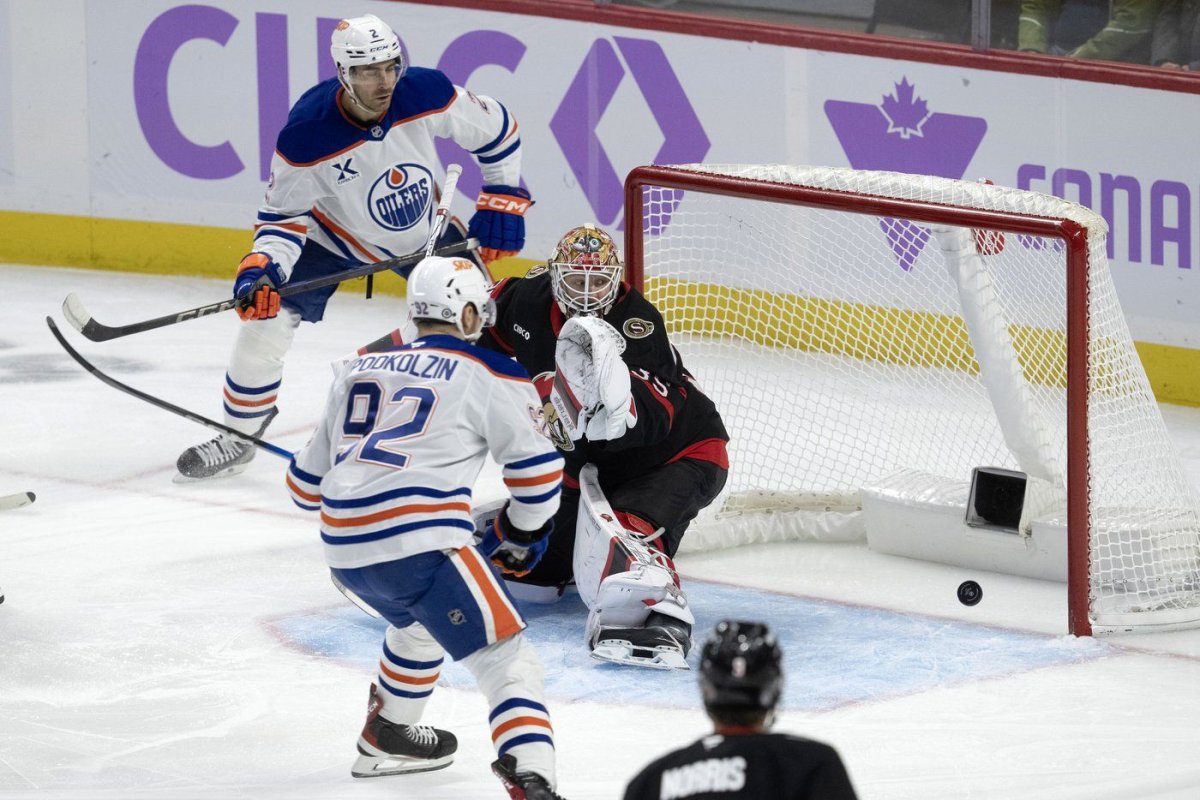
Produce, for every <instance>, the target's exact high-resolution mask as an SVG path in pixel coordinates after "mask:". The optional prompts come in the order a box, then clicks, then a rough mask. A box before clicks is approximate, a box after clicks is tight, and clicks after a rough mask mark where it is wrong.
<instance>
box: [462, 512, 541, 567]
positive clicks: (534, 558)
mask: <svg viewBox="0 0 1200 800" xmlns="http://www.w3.org/2000/svg"><path fill="white" fill-rule="evenodd" d="M553 532H554V520H553V519H548V520H546V524H545V525H543V526H542V527H540V528H538V529H537V530H534V531H526V530H521V529H520V528H518V527H516V526H515V525H513V524H512V521H511V520H510V519H509V518H508V505H507V504H506V505H505V506H504V508H502V509H500V513H499V514H497V515H496V518H495V519H493V520H492V521H491V522H489V523H488V524H487V528H486V529H485V530H484V532H483V537H482V538H481V539H480V540H479V542H478V544H476V545H475V546H476V547H477V548H478V550H479V552H480V553H482V554H483V557H484V558H486V559H488V560H490V561H491V562H492V563H493V564H495V565H496V566H497V567H499V569H500V571H501V572H503V573H504V574H505V575H512V576H514V577H517V578H521V577H524V576H525V575H528V574H529V571H530V570H532V569H533V568H534V567H536V566H537V564H538V562H539V561H541V560H542V556H543V555H545V554H546V548H547V547H549V546H550V534H551V533H553Z"/></svg>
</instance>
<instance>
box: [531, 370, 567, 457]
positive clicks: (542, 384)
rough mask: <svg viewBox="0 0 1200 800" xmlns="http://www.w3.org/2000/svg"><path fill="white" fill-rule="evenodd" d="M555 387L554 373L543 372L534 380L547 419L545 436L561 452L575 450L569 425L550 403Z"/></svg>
mask: <svg viewBox="0 0 1200 800" xmlns="http://www.w3.org/2000/svg"><path fill="white" fill-rule="evenodd" d="M553 386H554V373H553V372H542V373H539V374H538V375H537V376H536V377H534V379H533V387H534V388H535V389H537V393H538V397H540V398H542V414H543V416H544V418H545V434H546V435H547V436H549V437H550V441H551V442H553V443H554V446H555V447H557V448H558V449H559V450H564V451H569V450H574V449H575V442H573V441H571V434H570V432H568V430H567V423H566V422H565V421H564V420H563V418H562V417H560V416H559V415H558V411H557V410H556V409H555V408H554V404H553V403H551V402H550V389H551V388H552V387H553Z"/></svg>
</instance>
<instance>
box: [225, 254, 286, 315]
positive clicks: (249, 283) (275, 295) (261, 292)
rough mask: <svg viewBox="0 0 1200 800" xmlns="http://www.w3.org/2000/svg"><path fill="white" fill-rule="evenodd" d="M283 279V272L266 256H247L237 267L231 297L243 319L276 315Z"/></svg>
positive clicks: (284, 278) (284, 277)
mask: <svg viewBox="0 0 1200 800" xmlns="http://www.w3.org/2000/svg"><path fill="white" fill-rule="evenodd" d="M285 280H287V278H286V276H285V275H284V274H283V270H282V269H281V268H280V266H279V265H278V264H276V263H275V262H274V261H272V260H271V257H270V256H268V255H267V254H266V253H251V254H250V255H248V256H246V257H245V258H243V259H242V263H241V264H239V265H238V271H237V277H236V278H235V279H234V281H233V298H234V299H235V300H237V301H238V302H237V313H238V316H239V317H241V318H242V319H244V320H252V319H271V317H274V316H275V315H276V314H278V313H279V292H278V291H276V290H277V289H278V288H279V286H280V285H282V284H283V282H284V281H285Z"/></svg>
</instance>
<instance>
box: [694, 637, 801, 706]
mask: <svg viewBox="0 0 1200 800" xmlns="http://www.w3.org/2000/svg"><path fill="white" fill-rule="evenodd" d="M782 660H783V654H782V653H781V652H780V650H779V644H778V643H777V642H776V641H775V634H773V633H771V629H770V628H768V627H767V626H766V625H765V624H763V623H761V622H735V621H733V620H724V621H722V622H719V623H717V627H716V628H714V629H713V632H712V635H710V636H709V638H708V641H707V642H705V644H704V652H703V654H702V655H701V658H700V690H701V692H702V693H703V695H704V705H705V707H706V708H708V709H710V710H711V709H731V710H732V709H744V710H747V711H751V710H762V711H771V710H772V709H774V708H775V704H776V703H778V702H779V696H780V694H782V692H783V665H782V663H781V662H782Z"/></svg>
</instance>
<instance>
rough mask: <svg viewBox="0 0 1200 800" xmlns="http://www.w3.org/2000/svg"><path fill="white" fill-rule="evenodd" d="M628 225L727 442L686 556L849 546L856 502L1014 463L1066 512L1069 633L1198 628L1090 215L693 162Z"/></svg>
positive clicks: (1199, 608)
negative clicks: (800, 541) (786, 546)
mask: <svg viewBox="0 0 1200 800" xmlns="http://www.w3.org/2000/svg"><path fill="white" fill-rule="evenodd" d="M626 223H627V225H628V226H629V231H628V232H627V246H628V250H629V253H628V260H629V262H630V263H629V266H630V275H631V277H632V278H633V279H634V280H635V281H637V282H640V284H641V286H642V288H643V291H645V292H646V294H647V296H648V297H649V298H650V299H651V300H652V301H653V302H655V303H656V304H657V305H658V306H659V308H660V309H661V310H662V311H663V315H664V318H665V319H666V321H667V325H668V328H669V330H670V333H671V334H672V337H673V339H674V341H675V343H676V345H677V346H678V347H679V349H680V352H681V353H682V355H683V357H684V362H685V364H686V365H687V366H688V368H689V369H690V370H691V371H692V372H693V373H694V374H695V375H696V377H697V379H698V382H699V383H700V385H701V386H702V387H703V388H704V390H705V391H706V392H707V393H709V394H710V395H711V396H712V397H713V399H714V400H715V401H716V403H717V405H718V407H719V409H720V410H721V413H722V416H723V417H724V420H725V423H726V426H727V427H728V428H729V431H730V435H731V443H730V458H731V467H730V476H729V484H728V486H727V489H726V492H725V494H724V495H723V497H722V498H720V499H719V500H718V502H717V504H714V507H712V508H710V509H709V510H708V511H707V512H706V514H704V515H702V517H701V519H700V520H698V521H697V524H696V525H695V526H694V528H693V530H692V531H689V533H688V535H687V537H685V540H684V543H685V547H696V546H701V547H709V548H711V547H723V546H734V545H737V544H741V543H745V542H752V541H768V540H777V539H790V538H801V537H818V538H825V539H848V538H855V537H858V536H861V535H862V534H861V527H860V526H859V525H858V523H857V522H856V519H855V511H856V509H857V507H858V493H859V491H860V490H861V489H863V488H864V487H868V486H872V485H875V484H877V483H878V482H879V481H881V480H885V479H887V478H889V476H894V475H896V474H899V473H902V472H904V471H906V470H909V471H914V472H920V473H924V474H929V475H937V476H944V477H945V478H947V479H951V480H958V481H967V480H969V476H970V473H971V470H972V469H973V468H975V467H979V466H993V467H1003V468H1008V469H1014V470H1021V471H1023V472H1025V473H1027V474H1028V475H1029V476H1030V483H1031V485H1032V484H1033V483H1035V482H1036V483H1037V484H1038V488H1037V491H1036V492H1031V493H1030V496H1031V497H1032V496H1034V495H1036V496H1037V497H1038V498H1039V501H1038V502H1039V503H1040V504H1041V505H1040V506H1039V507H1038V509H1037V511H1038V513H1047V514H1053V513H1058V514H1059V515H1060V516H1062V517H1065V516H1066V515H1067V509H1068V507H1069V508H1070V509H1071V510H1072V513H1071V517H1072V519H1071V520H1070V521H1069V524H1070V526H1071V529H1072V533H1071V536H1072V539H1071V542H1072V544H1071V546H1072V548H1073V550H1072V556H1071V559H1072V564H1071V568H1070V569H1071V576H1070V579H1069V581H1070V584H1071V587H1072V588H1071V589H1070V591H1071V593H1072V595H1071V605H1072V620H1071V625H1072V629H1073V630H1075V631H1076V632H1088V630H1090V629H1092V628H1094V629H1096V630H1111V629H1128V628H1158V627H1182V626H1195V625H1200V513H1198V510H1197V509H1198V504H1197V499H1196V496H1195V493H1194V490H1193V488H1192V487H1191V486H1190V485H1189V483H1188V481H1187V479H1186V477H1185V476H1184V474H1183V471H1182V468H1181V466H1180V464H1179V461H1178V458H1177V457H1176V456H1175V454H1174V449H1173V447H1172V443H1171V441H1170V439H1169V438H1168V436H1167V432H1166V429H1165V426H1164V424H1163V421H1162V417H1161V415H1160V413H1159V411H1158V407H1157V405H1156V403H1155V400H1154V396H1153V394H1152V392H1151V390H1150V386H1149V382H1148V381H1147V379H1146V376H1145V372H1144V371H1143V369H1142V366H1141V362H1140V361H1139V359H1138V356H1137V353H1136V350H1135V349H1134V344H1133V340H1132V338H1131V336H1130V334H1129V329H1128V326H1127V325H1126V323H1125V319H1124V317H1123V316H1122V314H1121V308H1120V305H1119V303H1118V301H1117V296H1116V291H1115V289H1114V287H1113V284H1112V278H1111V276H1110V274H1109V270H1108V262H1107V258H1106V254H1105V236H1106V232H1107V229H1106V226H1105V223H1104V221H1103V219H1102V218H1101V217H1099V216H1098V215H1097V214H1095V213H1094V212H1092V211H1090V210H1089V209H1087V208H1085V207H1083V206H1080V205H1078V204H1074V203H1069V202H1067V201H1064V200H1061V199H1059V198H1056V197H1051V196H1048V195H1043V194H1038V193H1035V192H1027V191H1020V190H1016V189H1011V188H1007V187H1000V186H991V185H985V184H982V183H972V182H966V181H954V180H947V179H942V178H935V177H929V176H917V175H904V174H897V173H883V172H868V171H858V170H849V169H834V168H817V167H799V166H779V165H766V166H764V165H740V166H716V165H684V166H677V167H649V168H639V169H638V170H634V172H633V173H631V175H630V179H629V181H628V182H627V202H626ZM1051 225H1053V226H1057V227H1053V228H1052V227H1050V226H1051ZM980 229H986V231H984V230H980ZM1062 231H1074V232H1076V234H1078V236H1080V237H1083V236H1086V240H1083V239H1079V240H1078V244H1075V245H1072V243H1071V242H1072V240H1071V238H1070V237H1069V236H1067V235H1066V234H1062V233H1061V232H1062ZM1001 232H1007V233H1001ZM1055 232H1058V233H1055ZM1073 248H1074V249H1073ZM1072 253H1074V255H1070V254H1072ZM1069 255H1070V259H1071V260H1070V262H1069V261H1068V256H1069ZM1071 270H1076V272H1075V273H1074V274H1075V277H1074V278H1071V279H1070V280H1076V281H1082V282H1081V283H1078V284H1077V285H1078V286H1079V287H1081V288H1080V289H1079V290H1078V297H1079V305H1078V306H1077V310H1076V312H1074V313H1073V314H1072V313H1069V307H1070V305H1069V301H1070V299H1071V296H1070V292H1069V290H1068V284H1069V275H1070V274H1071ZM1084 301H1085V302H1084ZM1073 343H1074V344H1073ZM1073 347H1074V349H1073ZM1072 352H1074V353H1078V354H1079V357H1077V356H1074V355H1071V353H1072ZM1081 361H1082V362H1086V363H1083V364H1080V363H1077V362H1081ZM1069 364H1070V366H1068V365H1069ZM1085 368H1086V372H1083V373H1077V374H1078V377H1075V378H1072V380H1075V381H1077V382H1076V383H1075V384H1074V385H1075V387H1076V388H1075V389H1074V390H1073V391H1074V393H1072V391H1069V389H1068V383H1069V381H1068V376H1069V375H1070V374H1074V373H1073V371H1078V370H1081V369H1085ZM1072 425H1076V426H1077V427H1076V432H1075V433H1073V434H1070V435H1069V431H1070V429H1071V426H1072ZM1069 439H1070V440H1072V441H1074V442H1075V444H1074V445H1073V446H1071V447H1069V446H1068V445H1069ZM1085 468H1086V469H1085ZM1068 496H1069V497H1072V498H1075V499H1073V500H1068V499H1066V498H1067V497H1068ZM1027 511H1028V508H1027ZM1025 521H1026V520H1024V519H1023V524H1024V523H1025ZM1077 538H1078V541H1076V539H1077Z"/></svg>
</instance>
